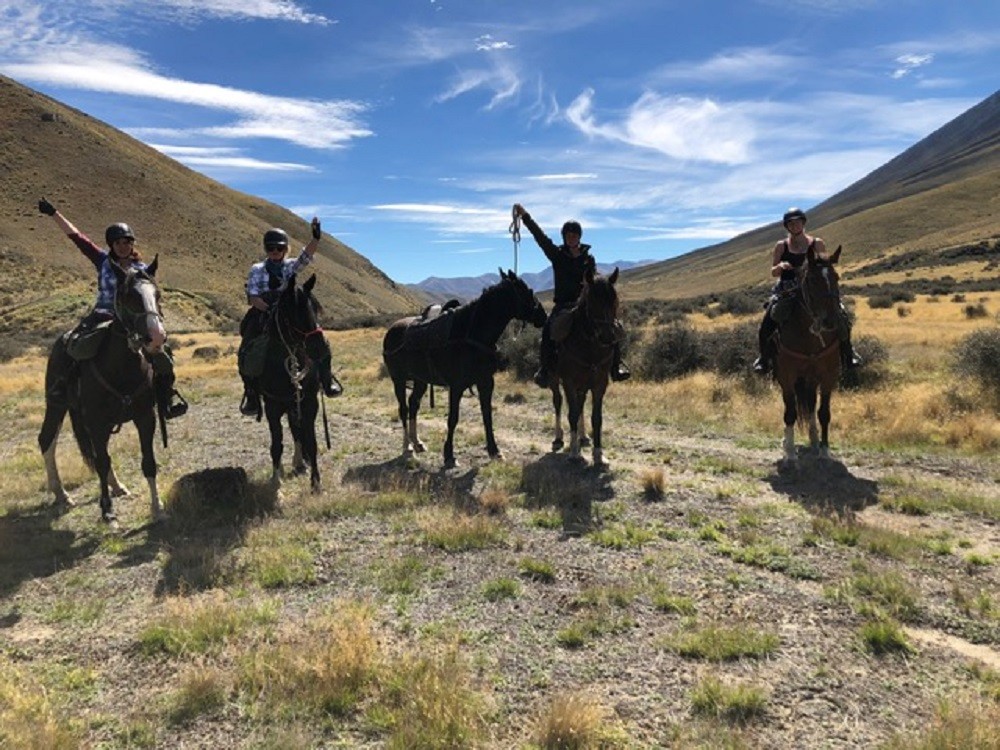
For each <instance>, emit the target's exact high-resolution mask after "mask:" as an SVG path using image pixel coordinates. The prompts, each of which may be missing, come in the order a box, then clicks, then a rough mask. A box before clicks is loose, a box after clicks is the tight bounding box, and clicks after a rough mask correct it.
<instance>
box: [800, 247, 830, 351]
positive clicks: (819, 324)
mask: <svg viewBox="0 0 1000 750" xmlns="http://www.w3.org/2000/svg"><path fill="white" fill-rule="evenodd" d="M804 267H805V270H804V271H803V273H802V279H801V281H800V282H799V294H800V295H801V297H802V306H803V307H804V308H805V310H806V313H808V315H809V318H810V319H811V321H812V322H811V323H810V324H809V333H811V334H812V335H813V336H815V337H816V338H818V339H819V340H820V343H823V334H824V333H826V332H828V331H833V330H835V329H836V324H831V325H824V324H823V316H820V315H817V314H816V312H815V310H816V306H817V305H821V304H829V300H833V304H834V305H837V304H839V301H840V292H839V290H838V289H837V288H836V287H834V285H833V284H832V283H831V282H830V278H829V276H828V272H833V267H832V266H830V265H827V264H820V263H807V264H805V266H804ZM813 270H818V271H820V273H822V278H823V281H824V282H825V285H826V290H825V291H823V292H821V293H820V294H816V293H815V291H814V290H813V289H812V287H813V286H814V284H811V283H809V274H810V272H811V271H813ZM828 317H830V318H832V317H835V316H828Z"/></svg>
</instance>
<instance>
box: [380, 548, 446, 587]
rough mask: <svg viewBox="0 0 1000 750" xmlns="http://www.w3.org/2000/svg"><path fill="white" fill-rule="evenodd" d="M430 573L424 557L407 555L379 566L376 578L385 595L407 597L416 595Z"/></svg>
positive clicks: (429, 566) (429, 567)
mask: <svg viewBox="0 0 1000 750" xmlns="http://www.w3.org/2000/svg"><path fill="white" fill-rule="evenodd" d="M431 572H432V568H431V565H430V563H428V562H427V560H426V559H425V558H424V557H421V556H419V555H410V554H407V555H402V556H401V557H398V558H394V559H391V560H388V561H386V562H385V563H384V564H379V565H378V567H377V568H376V577H377V579H378V584H379V588H381V589H382V591H384V592H385V593H387V594H403V595H409V594H413V593H416V591H417V590H418V588H419V586H420V583H421V582H422V581H423V580H424V579H425V578H427V577H428V575H429V574H430V573H431Z"/></svg>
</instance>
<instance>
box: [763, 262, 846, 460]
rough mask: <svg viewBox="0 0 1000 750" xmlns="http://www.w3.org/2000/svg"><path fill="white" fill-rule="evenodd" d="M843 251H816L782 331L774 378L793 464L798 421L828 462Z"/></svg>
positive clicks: (836, 375) (806, 265) (805, 266)
mask: <svg viewBox="0 0 1000 750" xmlns="http://www.w3.org/2000/svg"><path fill="white" fill-rule="evenodd" d="M840 250H841V248H840V247H838V248H837V250H836V252H834V253H833V255H831V256H830V257H829V258H823V257H820V256H817V255H816V253H815V251H814V250H813V249H812V247H810V248H809V251H808V253H807V255H806V262H805V263H804V264H803V265H802V268H801V269H800V271H799V274H800V278H799V285H798V289H797V291H796V292H795V295H796V296H795V307H794V311H793V313H792V315H791V316H790V318H789V320H788V321H787V322H785V323H783V324H782V325H781V327H780V330H779V334H778V335H779V338H780V340H779V343H778V355H777V361H776V366H775V379H776V380H777V381H778V384H779V385H780V386H781V396H782V400H783V401H784V405H785V415H784V418H785V437H784V441H783V442H782V448H783V450H784V456H785V460H786V461H790V462H794V461H795V460H796V453H795V422H796V421H798V422H799V423H800V424H802V425H806V424H807V425H808V427H809V443H810V447H811V449H812V450H813V452H815V453H818V454H819V456H820V457H822V458H827V457H829V451H830V443H829V427H830V396H831V394H832V393H833V390H834V388H835V387H836V385H837V382H838V380H839V379H840V367H841V363H840V340H839V338H838V335H837V320H838V316H839V315H840V314H841V310H840V287H839V285H838V279H839V277H838V275H837V271H836V269H835V268H834V265H835V264H836V263H837V261H839V260H840ZM817 390H818V391H819V413H818V416H819V429H818V430H817V425H816V417H817V413H816V391H817Z"/></svg>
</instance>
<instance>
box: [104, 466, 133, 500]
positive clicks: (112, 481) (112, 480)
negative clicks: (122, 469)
mask: <svg viewBox="0 0 1000 750" xmlns="http://www.w3.org/2000/svg"><path fill="white" fill-rule="evenodd" d="M108 487H109V488H110V489H111V497H128V496H129V495H130V494H132V493H131V492H129V489H128V487H126V486H125V485H124V484H122V483H121V482H120V481H118V475H117V474H115V467H114V466H109V467H108Z"/></svg>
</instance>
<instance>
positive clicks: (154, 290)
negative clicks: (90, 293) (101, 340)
mask: <svg viewBox="0 0 1000 750" xmlns="http://www.w3.org/2000/svg"><path fill="white" fill-rule="evenodd" d="M158 265H159V256H158V255H157V256H156V257H154V258H153V262H152V263H150V264H149V265H148V266H146V268H145V269H141V268H130V269H129V270H128V271H126V270H124V269H122V268H121V267H120V266H118V264H117V263H111V264H110V266H111V268H112V269H113V270H114V273H115V277H116V279H117V284H116V287H115V316H116V317H117V319H118V320H119V321H120V322H121V324H122V326H123V327H124V328H125V331H126V333H127V335H128V337H129V338H130V339H131V340H132V341H133V342H135V345H136V348H138V347H139V346H142V347H144V348H145V349H146V351H149V352H156V351H159V350H160V349H161V348H162V347H163V345H164V344H165V343H166V341H167V332H166V330H165V329H164V327H163V314H162V313H161V312H160V287H159V286H158V285H157V283H156V269H157V267H158Z"/></svg>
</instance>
